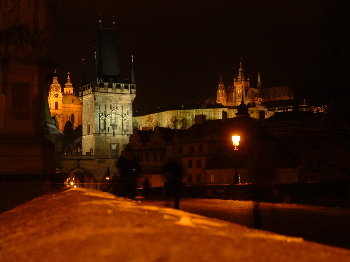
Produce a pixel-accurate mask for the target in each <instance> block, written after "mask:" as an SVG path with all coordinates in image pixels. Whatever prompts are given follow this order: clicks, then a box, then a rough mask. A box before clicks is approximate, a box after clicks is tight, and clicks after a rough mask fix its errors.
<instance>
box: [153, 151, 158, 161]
mask: <svg viewBox="0 0 350 262" xmlns="http://www.w3.org/2000/svg"><path fill="white" fill-rule="evenodd" d="M153 159H154V161H158V154H157V153H154V156H153Z"/></svg>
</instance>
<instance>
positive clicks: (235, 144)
mask: <svg viewBox="0 0 350 262" xmlns="http://www.w3.org/2000/svg"><path fill="white" fill-rule="evenodd" d="M240 140H241V137H240V136H232V143H233V145H234V147H235V149H234V150H238V148H237V146H239V141H240Z"/></svg>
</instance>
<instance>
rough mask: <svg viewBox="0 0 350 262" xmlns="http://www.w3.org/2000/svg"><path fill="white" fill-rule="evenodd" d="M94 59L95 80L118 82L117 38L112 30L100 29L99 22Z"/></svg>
mask: <svg viewBox="0 0 350 262" xmlns="http://www.w3.org/2000/svg"><path fill="white" fill-rule="evenodd" d="M98 40H99V41H98V49H97V59H96V80H100V81H103V82H114V83H116V82H118V81H119V77H120V69H119V60H118V51H117V38H116V32H115V29H114V28H102V26H101V21H100V29H99V39H98Z"/></svg>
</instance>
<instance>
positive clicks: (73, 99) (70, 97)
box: [62, 94, 81, 105]
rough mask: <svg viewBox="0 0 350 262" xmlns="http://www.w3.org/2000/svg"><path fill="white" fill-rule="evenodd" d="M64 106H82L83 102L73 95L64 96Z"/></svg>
mask: <svg viewBox="0 0 350 262" xmlns="http://www.w3.org/2000/svg"><path fill="white" fill-rule="evenodd" d="M62 104H70V105H81V101H80V99H79V97H77V96H75V95H73V94H63V99H62Z"/></svg>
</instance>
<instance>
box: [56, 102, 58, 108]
mask: <svg viewBox="0 0 350 262" xmlns="http://www.w3.org/2000/svg"><path fill="white" fill-rule="evenodd" d="M55 110H58V102H55Z"/></svg>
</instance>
